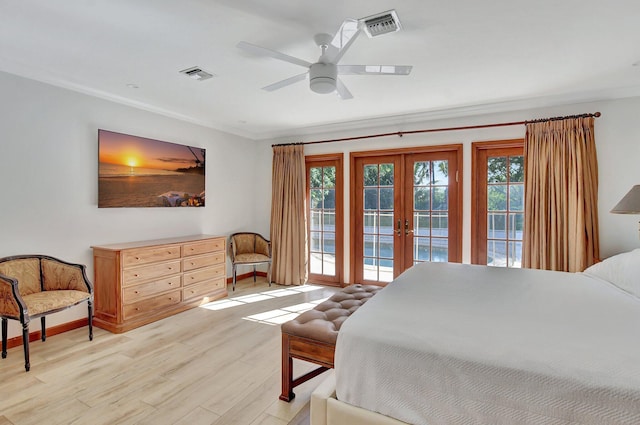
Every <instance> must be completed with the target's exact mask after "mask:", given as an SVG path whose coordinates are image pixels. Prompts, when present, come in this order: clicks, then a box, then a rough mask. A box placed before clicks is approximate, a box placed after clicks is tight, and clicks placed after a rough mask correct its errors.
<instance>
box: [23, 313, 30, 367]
mask: <svg viewBox="0 0 640 425" xmlns="http://www.w3.org/2000/svg"><path fill="white" fill-rule="evenodd" d="M22 346H23V347H24V369H25V370H26V371H27V372H29V369H31V364H30V363H29V323H23V324H22Z"/></svg>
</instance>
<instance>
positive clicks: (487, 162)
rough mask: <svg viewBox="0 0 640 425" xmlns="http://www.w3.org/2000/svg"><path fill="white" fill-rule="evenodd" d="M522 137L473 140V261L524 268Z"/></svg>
mask: <svg viewBox="0 0 640 425" xmlns="http://www.w3.org/2000/svg"><path fill="white" fill-rule="evenodd" d="M523 145H524V141H523V140H522V139H517V140H504V141H495V142H476V143H473V148H472V149H473V154H472V155H473V159H472V161H473V163H472V179H473V182H472V192H471V193H472V200H471V203H472V211H471V214H472V216H471V231H472V248H471V262H472V263H474V264H486V265H489V266H498V267H521V263H522V234H523V230H524V156H523Z"/></svg>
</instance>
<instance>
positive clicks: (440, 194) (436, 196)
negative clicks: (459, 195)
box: [431, 186, 449, 211]
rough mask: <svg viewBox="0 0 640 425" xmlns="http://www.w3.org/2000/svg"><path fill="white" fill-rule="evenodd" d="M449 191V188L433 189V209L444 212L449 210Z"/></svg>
mask: <svg viewBox="0 0 640 425" xmlns="http://www.w3.org/2000/svg"><path fill="white" fill-rule="evenodd" d="M448 191H449V189H448V188H447V187H442V186H441V187H433V188H431V197H432V200H433V201H432V204H431V209H433V210H442V211H444V210H447V209H449V198H448V196H447V195H448Z"/></svg>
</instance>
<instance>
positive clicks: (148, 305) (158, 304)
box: [122, 289, 182, 319]
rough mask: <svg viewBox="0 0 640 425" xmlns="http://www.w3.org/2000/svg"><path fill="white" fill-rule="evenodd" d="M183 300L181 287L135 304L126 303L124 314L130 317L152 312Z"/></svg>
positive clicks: (123, 308)
mask: <svg viewBox="0 0 640 425" xmlns="http://www.w3.org/2000/svg"><path fill="white" fill-rule="evenodd" d="M181 301H182V291H180V290H179V289H178V290H176V291H172V292H168V293H166V294H162V295H156V296H155V297H152V298H147V299H146V300H144V301H138V302H136V303H133V304H125V305H124V306H123V307H122V310H123V316H124V318H125V319H130V318H132V317H135V316H139V315H141V314H145V313H150V312H153V311H155V310H159V309H162V308H164V307H169V306H172V305H175V304H179V303H180V302H181Z"/></svg>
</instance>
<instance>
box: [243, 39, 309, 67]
mask: <svg viewBox="0 0 640 425" xmlns="http://www.w3.org/2000/svg"><path fill="white" fill-rule="evenodd" d="M236 47H238V48H239V49H242V50H244V51H247V52H249V53H253V54H255V55H259V56H270V57H272V58H275V59H280V60H282V61H285V62H289V63H292V64H294V65H300V66H304V67H305V68H309V67H310V66H311V62H307V61H305V60H302V59H298V58H294V57H293V56H289V55H285V54H284V53H280V52H276V51H275V50H271V49H267V48H266V47H261V46H256V45H255V44H251V43H247V42H246V41H241V42H239V43H238V44H237V45H236Z"/></svg>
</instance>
